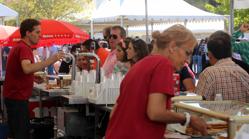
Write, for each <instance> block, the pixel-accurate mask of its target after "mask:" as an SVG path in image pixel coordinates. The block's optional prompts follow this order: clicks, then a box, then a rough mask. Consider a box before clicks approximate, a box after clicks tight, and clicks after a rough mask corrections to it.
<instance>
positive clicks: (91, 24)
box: [90, 19, 94, 39]
mask: <svg viewBox="0 0 249 139" xmlns="http://www.w3.org/2000/svg"><path fill="white" fill-rule="evenodd" d="M90 26H91V38H92V39H93V37H94V35H93V33H94V32H93V20H92V19H91V23H90Z"/></svg>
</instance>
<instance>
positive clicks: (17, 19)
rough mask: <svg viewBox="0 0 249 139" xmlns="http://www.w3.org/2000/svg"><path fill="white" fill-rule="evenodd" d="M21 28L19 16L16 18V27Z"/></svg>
mask: <svg viewBox="0 0 249 139" xmlns="http://www.w3.org/2000/svg"><path fill="white" fill-rule="evenodd" d="M18 26H19V15H17V16H16V27H18Z"/></svg>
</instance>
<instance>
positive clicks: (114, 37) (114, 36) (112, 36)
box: [110, 34, 118, 40]
mask: <svg viewBox="0 0 249 139" xmlns="http://www.w3.org/2000/svg"><path fill="white" fill-rule="evenodd" d="M110 38H112V39H114V40H116V39H117V38H118V36H117V35H115V34H111V35H110Z"/></svg>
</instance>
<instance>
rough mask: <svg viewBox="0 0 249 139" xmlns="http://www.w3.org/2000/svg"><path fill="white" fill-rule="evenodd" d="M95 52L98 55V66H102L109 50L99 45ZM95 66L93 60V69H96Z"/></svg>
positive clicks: (95, 62) (95, 63)
mask: <svg viewBox="0 0 249 139" xmlns="http://www.w3.org/2000/svg"><path fill="white" fill-rule="evenodd" d="M96 54H97V55H98V56H99V59H100V67H102V66H103V65H104V63H105V60H106V58H107V56H108V54H109V51H107V50H106V49H105V48H102V47H100V48H99V49H98V50H97V52H96ZM96 67H97V61H96V60H95V61H94V64H93V69H96Z"/></svg>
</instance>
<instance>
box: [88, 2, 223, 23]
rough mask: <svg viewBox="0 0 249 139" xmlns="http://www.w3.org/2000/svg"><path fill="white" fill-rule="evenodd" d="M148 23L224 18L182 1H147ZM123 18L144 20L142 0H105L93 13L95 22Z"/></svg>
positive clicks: (134, 20)
mask: <svg viewBox="0 0 249 139" xmlns="http://www.w3.org/2000/svg"><path fill="white" fill-rule="evenodd" d="M147 3H148V4H147V5H148V20H149V21H160V22H163V21H168V22H171V21H173V22H175V21H184V20H188V21H196V20H198V21H209V20H223V19H224V16H222V15H217V14H213V13H209V12H206V11H203V10H200V9H198V8H196V7H194V6H192V5H190V4H188V3H187V2H185V1H183V0H147ZM121 17H123V18H124V19H125V20H129V21H130V22H135V23H136V22H137V21H141V20H145V1H144V0H124V1H123V2H122V3H121V4H120V2H119V0H105V1H104V2H102V4H101V5H100V6H99V8H98V9H97V10H95V11H94V12H93V16H92V19H93V21H94V22H95V23H96V22H112V21H118V20H120V18H121Z"/></svg>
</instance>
